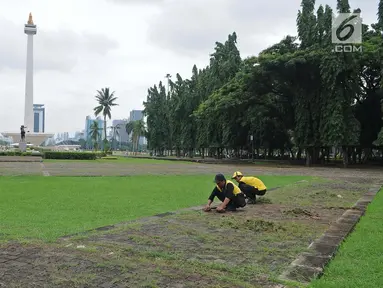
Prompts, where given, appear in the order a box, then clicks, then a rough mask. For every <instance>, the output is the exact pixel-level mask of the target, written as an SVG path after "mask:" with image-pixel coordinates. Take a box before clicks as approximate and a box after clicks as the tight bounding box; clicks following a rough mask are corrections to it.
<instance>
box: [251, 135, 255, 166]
mask: <svg viewBox="0 0 383 288" xmlns="http://www.w3.org/2000/svg"><path fill="white" fill-rule="evenodd" d="M250 140H251V161H252V162H254V135H250Z"/></svg>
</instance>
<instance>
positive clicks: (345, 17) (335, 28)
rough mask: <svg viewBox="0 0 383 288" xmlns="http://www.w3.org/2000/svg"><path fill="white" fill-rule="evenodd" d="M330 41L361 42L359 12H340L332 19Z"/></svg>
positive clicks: (341, 42)
mask: <svg viewBox="0 0 383 288" xmlns="http://www.w3.org/2000/svg"><path fill="white" fill-rule="evenodd" d="M331 38H332V43H336V44H360V43H362V20H361V18H360V15H359V13H340V14H339V15H338V17H336V18H334V19H333V23H332V35H331Z"/></svg>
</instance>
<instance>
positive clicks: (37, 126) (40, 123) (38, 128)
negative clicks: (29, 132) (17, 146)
mask: <svg viewBox="0 0 383 288" xmlns="http://www.w3.org/2000/svg"><path fill="white" fill-rule="evenodd" d="M33 117H34V121H33V122H34V123H33V124H34V125H33V132H35V133H44V132H45V107H44V104H33Z"/></svg>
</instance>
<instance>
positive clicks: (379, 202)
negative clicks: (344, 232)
mask: <svg viewBox="0 0 383 288" xmlns="http://www.w3.org/2000/svg"><path fill="white" fill-rule="evenodd" d="M382 243H383V190H381V191H380V192H379V194H378V195H377V196H376V198H375V199H374V201H373V202H372V203H371V204H370V205H369V207H368V209H367V212H366V215H365V216H364V217H362V219H361V221H360V222H359V223H358V224H357V226H356V228H355V230H354V232H353V233H352V234H351V235H350V236H349V237H348V239H347V240H346V241H345V242H344V243H343V244H342V246H341V248H340V250H339V252H338V254H337V256H336V257H335V258H334V260H333V261H331V262H330V264H329V266H328V267H327V268H326V269H325V273H324V275H323V276H322V277H321V278H320V279H317V280H314V281H313V282H312V284H311V285H310V287H312V288H322V287H323V288H332V287H334V288H342V287H345V288H346V287H347V288H354V287H355V288H362V287H366V288H370V287H371V288H372V287H382V283H383V274H382V270H383V258H382V255H383V245H382Z"/></svg>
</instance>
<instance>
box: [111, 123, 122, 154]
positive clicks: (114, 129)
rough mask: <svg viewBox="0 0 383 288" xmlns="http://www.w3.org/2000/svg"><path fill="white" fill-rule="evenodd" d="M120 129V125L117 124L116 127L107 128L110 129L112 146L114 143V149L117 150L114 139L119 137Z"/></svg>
mask: <svg viewBox="0 0 383 288" xmlns="http://www.w3.org/2000/svg"><path fill="white" fill-rule="evenodd" d="M120 127H121V124H117V125H116V126H110V127H109V128H110V129H112V144H113V143H114V145H112V146H114V149H117V147H116V146H117V143H116V138H117V137H120Z"/></svg>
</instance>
